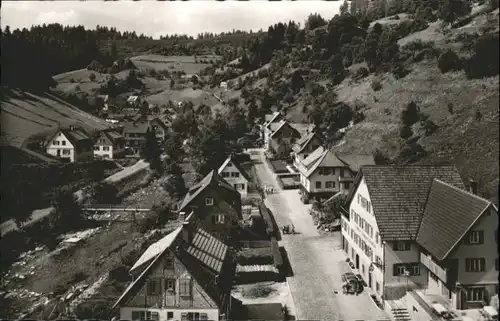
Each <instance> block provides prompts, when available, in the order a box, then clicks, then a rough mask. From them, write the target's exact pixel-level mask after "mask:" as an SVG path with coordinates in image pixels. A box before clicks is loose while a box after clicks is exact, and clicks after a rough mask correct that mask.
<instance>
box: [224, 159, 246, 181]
mask: <svg viewBox="0 0 500 321" xmlns="http://www.w3.org/2000/svg"><path fill="white" fill-rule="evenodd" d="M229 163H232V164H233V166H234V167H236V169H237V170H238V171H239V172H240V174H241V175H242V176H243V177H244V178H245V179H246V180H247V181H250V177H249V176H248V175H247V173H246V172H245V170H244V169H243V167H241V165H240V164H239V162H237V161H235V159H234V157H232V156H229V157H228V158H226V160H225V161H224V163H222V165H221V166H220V167H219V170H218V173H219V175H220V173H222V171H223V170H224V169H225V168H226V166H227V165H228V164H229Z"/></svg>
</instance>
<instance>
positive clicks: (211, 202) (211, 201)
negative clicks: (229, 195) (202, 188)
mask: <svg viewBox="0 0 500 321" xmlns="http://www.w3.org/2000/svg"><path fill="white" fill-rule="evenodd" d="M205 205H207V206H213V205H214V199H213V198H211V197H207V198H205Z"/></svg>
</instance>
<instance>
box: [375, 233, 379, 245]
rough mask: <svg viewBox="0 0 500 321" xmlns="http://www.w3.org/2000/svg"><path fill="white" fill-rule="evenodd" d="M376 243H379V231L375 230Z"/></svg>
mask: <svg viewBox="0 0 500 321" xmlns="http://www.w3.org/2000/svg"><path fill="white" fill-rule="evenodd" d="M375 243H376V244H378V232H375Z"/></svg>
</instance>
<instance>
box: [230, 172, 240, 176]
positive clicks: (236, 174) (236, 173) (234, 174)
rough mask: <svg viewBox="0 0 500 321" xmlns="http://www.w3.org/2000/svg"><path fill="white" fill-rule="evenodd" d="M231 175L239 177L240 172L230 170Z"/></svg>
mask: <svg viewBox="0 0 500 321" xmlns="http://www.w3.org/2000/svg"><path fill="white" fill-rule="evenodd" d="M231 177H240V173H238V172H231Z"/></svg>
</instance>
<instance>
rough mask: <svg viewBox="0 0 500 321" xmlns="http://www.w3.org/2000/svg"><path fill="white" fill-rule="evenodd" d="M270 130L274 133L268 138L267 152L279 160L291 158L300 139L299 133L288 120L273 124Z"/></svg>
mask: <svg viewBox="0 0 500 321" xmlns="http://www.w3.org/2000/svg"><path fill="white" fill-rule="evenodd" d="M269 128H270V129H271V130H272V132H271V134H270V135H269V137H268V143H267V146H268V149H267V151H268V152H270V153H271V154H272V155H273V156H274V157H276V158H279V159H285V158H288V157H290V153H291V152H292V147H293V145H294V144H295V142H296V141H297V140H298V139H299V138H300V133H299V131H298V130H297V129H295V128H294V127H293V126H292V125H290V123H289V122H287V121H286V120H282V121H280V122H279V123H272V124H271V125H269Z"/></svg>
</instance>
